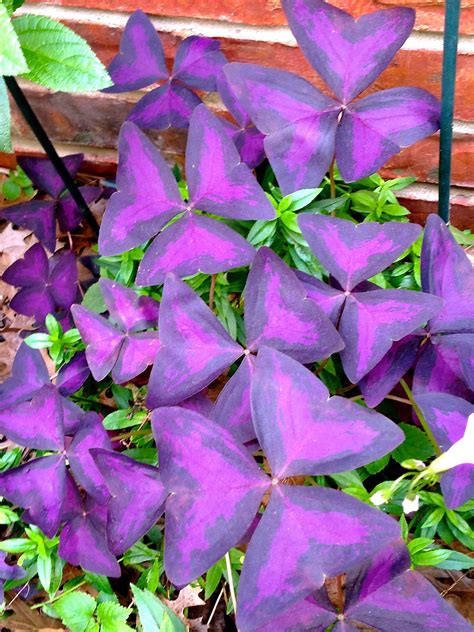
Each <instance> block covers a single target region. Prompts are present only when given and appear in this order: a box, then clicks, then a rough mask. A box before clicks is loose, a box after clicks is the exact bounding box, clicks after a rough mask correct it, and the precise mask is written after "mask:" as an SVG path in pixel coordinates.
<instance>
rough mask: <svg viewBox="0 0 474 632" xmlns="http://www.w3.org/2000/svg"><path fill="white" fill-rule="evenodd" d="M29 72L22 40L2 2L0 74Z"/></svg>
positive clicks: (0, 12) (0, 6) (0, 17)
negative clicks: (21, 43)
mask: <svg viewBox="0 0 474 632" xmlns="http://www.w3.org/2000/svg"><path fill="white" fill-rule="evenodd" d="M26 72H28V64H27V61H26V59H25V56H24V54H23V52H22V49H21V46H20V41H19V39H18V36H17V34H16V33H15V30H14V28H13V26H12V22H11V20H10V15H9V12H8V10H7V7H6V6H5V5H4V4H1V3H0V75H4V76H5V75H7V76H8V75H19V74H21V73H26Z"/></svg>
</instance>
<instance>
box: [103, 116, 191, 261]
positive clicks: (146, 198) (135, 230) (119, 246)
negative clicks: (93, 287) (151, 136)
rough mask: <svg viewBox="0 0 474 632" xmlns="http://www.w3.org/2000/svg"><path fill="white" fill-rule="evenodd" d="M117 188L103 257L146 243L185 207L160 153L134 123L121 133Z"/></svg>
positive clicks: (106, 224) (108, 214)
mask: <svg viewBox="0 0 474 632" xmlns="http://www.w3.org/2000/svg"><path fill="white" fill-rule="evenodd" d="M144 182H146V183H147V184H146V186H144V185H143V183H144ZM117 188H118V191H117V192H116V193H114V194H113V195H112V197H111V198H110V201H109V203H108V205H107V209H106V211H105V214H104V219H103V221H102V225H101V230H100V234H99V250H100V252H101V254H103V255H117V254H120V253H122V252H125V251H126V250H130V249H131V248H134V247H136V246H139V245H140V244H142V243H144V242H146V241H147V240H148V239H150V238H151V237H153V236H154V235H156V234H157V233H158V232H159V231H160V230H161V228H163V226H164V225H165V224H166V223H167V222H169V220H170V219H172V218H173V217H174V216H175V215H176V214H177V213H179V212H180V211H182V210H184V208H185V205H184V203H183V202H182V200H181V195H180V193H179V189H178V185H177V184H176V180H175V179H174V176H173V174H172V172H171V171H170V169H169V167H168V165H167V164H166V162H165V161H164V159H163V157H162V156H161V154H160V152H159V151H158V150H157V149H156V148H155V146H154V145H153V143H152V142H151V141H150V140H148V138H147V137H146V136H145V135H144V134H143V133H142V132H140V130H139V129H138V128H137V127H136V126H135V125H133V124H132V123H124V125H123V126H122V129H121V130H120V138H119V167H118V172H117Z"/></svg>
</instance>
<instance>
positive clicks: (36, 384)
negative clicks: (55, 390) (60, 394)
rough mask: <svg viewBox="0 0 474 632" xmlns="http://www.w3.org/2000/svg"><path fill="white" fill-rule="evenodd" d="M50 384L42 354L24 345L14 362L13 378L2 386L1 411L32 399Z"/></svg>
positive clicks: (0, 395) (0, 388) (0, 392)
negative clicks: (37, 392)
mask: <svg viewBox="0 0 474 632" xmlns="http://www.w3.org/2000/svg"><path fill="white" fill-rule="evenodd" d="M49 383H50V381H49V373H48V369H47V367H46V364H45V362H44V360H43V357H42V355H41V352H40V351H38V350H37V349H31V348H30V347H28V345H27V344H25V343H23V344H22V345H20V347H19V349H18V351H17V352H16V355H15V359H14V360H13V366H12V374H11V377H9V378H8V379H7V380H5V382H3V383H2V384H0V410H1V409H3V408H7V407H8V406H12V405H13V404H17V403H19V402H24V401H26V400H27V399H30V398H31V397H32V396H33V395H34V393H35V392H36V391H38V390H39V389H40V388H41V387H42V386H44V385H45V384H49Z"/></svg>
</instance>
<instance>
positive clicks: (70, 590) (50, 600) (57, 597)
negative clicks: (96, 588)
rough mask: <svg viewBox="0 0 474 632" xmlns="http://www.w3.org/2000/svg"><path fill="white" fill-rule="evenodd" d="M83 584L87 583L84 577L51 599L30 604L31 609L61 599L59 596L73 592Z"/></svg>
mask: <svg viewBox="0 0 474 632" xmlns="http://www.w3.org/2000/svg"><path fill="white" fill-rule="evenodd" d="M84 584H87V580H86V579H84V580H83V581H82V582H79V583H78V584H76V585H75V586H73V587H72V588H69V590H65V591H64V592H62V593H61V594H60V595H55V596H54V597H53V598H52V599H49V600H48V601H45V602H43V603H37V604H35V605H34V606H31V609H32V610H36V609H37V608H42V607H43V606H46V605H49V604H50V603H54V602H55V601H57V600H58V599H61V597H64V595H67V594H68V593H70V592H73V591H74V590H77V589H78V588H80V587H81V586H84Z"/></svg>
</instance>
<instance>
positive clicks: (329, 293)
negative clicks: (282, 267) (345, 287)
mask: <svg viewBox="0 0 474 632" xmlns="http://www.w3.org/2000/svg"><path fill="white" fill-rule="evenodd" d="M296 276H297V277H298V279H299V280H300V281H302V283H303V285H304V288H305V291H306V295H307V297H308V298H309V299H311V300H312V301H314V302H315V303H316V305H318V306H319V307H320V308H321V309H322V310H323V312H324V313H325V314H326V316H327V317H328V318H329V320H330V321H331V322H332V323H333V324H336V323H337V322H338V321H339V317H340V315H341V308H342V306H343V305H344V301H345V296H344V293H343V292H341V291H340V290H337V289H335V288H333V287H331V286H330V285H328V284H327V283H324V282H323V281H320V280H319V279H316V278H315V277H313V276H311V275H310V274H306V272H301V270H297V271H296Z"/></svg>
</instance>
